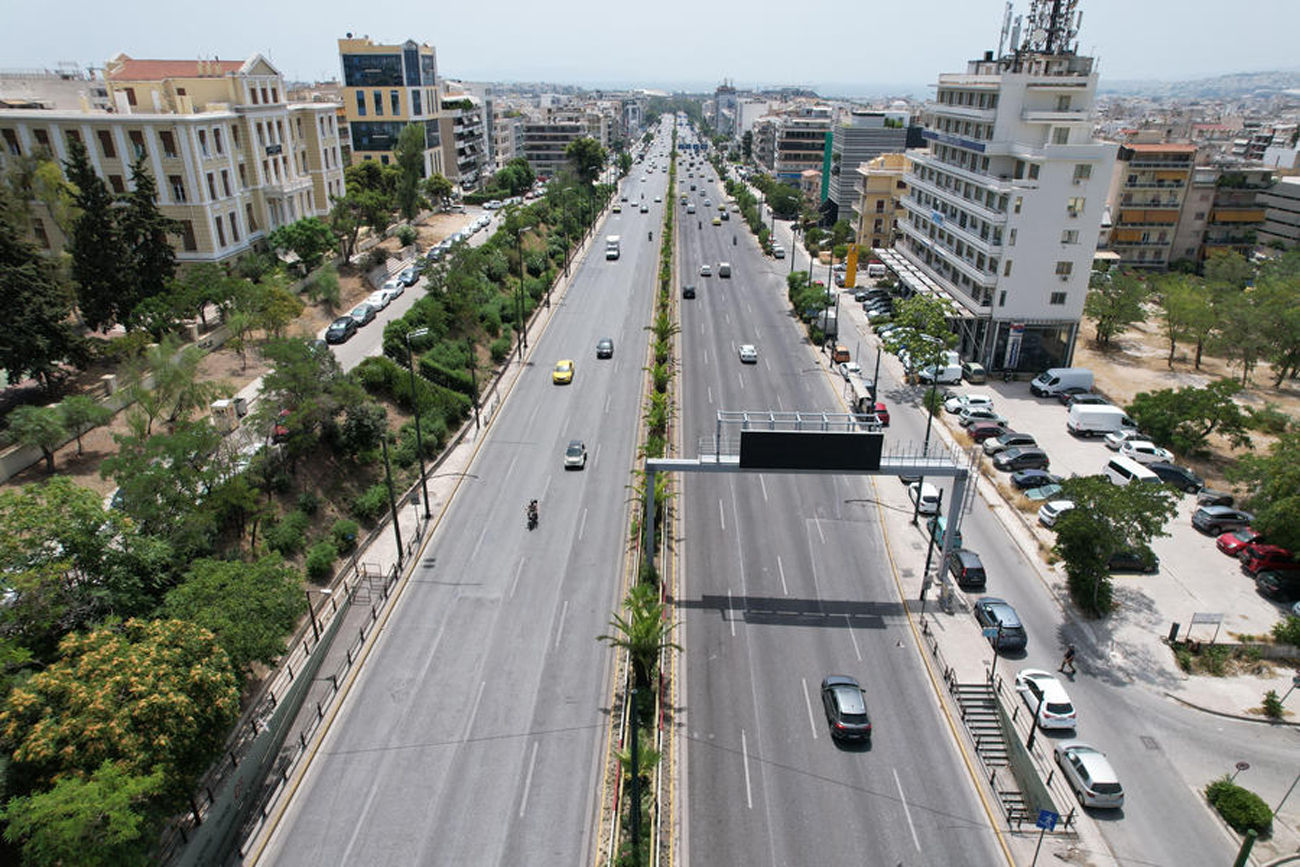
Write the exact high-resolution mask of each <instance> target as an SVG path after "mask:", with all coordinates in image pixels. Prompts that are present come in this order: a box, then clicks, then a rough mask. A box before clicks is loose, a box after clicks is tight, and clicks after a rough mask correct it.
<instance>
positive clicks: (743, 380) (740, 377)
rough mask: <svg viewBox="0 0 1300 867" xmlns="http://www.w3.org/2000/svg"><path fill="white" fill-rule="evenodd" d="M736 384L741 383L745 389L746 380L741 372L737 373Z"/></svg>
mask: <svg viewBox="0 0 1300 867" xmlns="http://www.w3.org/2000/svg"><path fill="white" fill-rule="evenodd" d="M736 382H738V383H740V387H741V388H742V389H743V388H744V387H745V379H744V377H742V376H741V375H740V371H739V370H737V371H736Z"/></svg>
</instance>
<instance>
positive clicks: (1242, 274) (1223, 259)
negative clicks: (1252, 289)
mask: <svg viewBox="0 0 1300 867" xmlns="http://www.w3.org/2000/svg"><path fill="white" fill-rule="evenodd" d="M1202 271H1203V273H1204V274H1205V282H1206V284H1207V285H1209V287H1210V288H1211V289H1213V290H1215V291H1216V292H1218V291H1223V290H1225V289H1228V290H1236V291H1238V292H1239V291H1241V290H1242V289H1245V288H1246V286H1247V285H1249V283H1250V281H1251V280H1252V279H1253V278H1254V276H1255V269H1254V268H1253V267H1252V266H1251V264H1250V262H1249V261H1247V260H1246V257H1245V256H1243V255H1241V254H1240V253H1238V252H1236V251H1235V250H1215V251H1214V252H1212V253H1210V254H1209V255H1208V256H1206V258H1205V265H1204V267H1203V269H1202Z"/></svg>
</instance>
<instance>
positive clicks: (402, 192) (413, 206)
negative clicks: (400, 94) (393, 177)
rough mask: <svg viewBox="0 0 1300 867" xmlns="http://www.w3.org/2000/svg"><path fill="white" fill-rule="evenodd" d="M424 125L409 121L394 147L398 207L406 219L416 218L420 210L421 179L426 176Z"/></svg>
mask: <svg viewBox="0 0 1300 867" xmlns="http://www.w3.org/2000/svg"><path fill="white" fill-rule="evenodd" d="M424 149H425V141H424V125H423V124H419V123H408V124H407V125H406V126H404V127H402V132H401V134H400V135H399V136H398V137H397V144H396V145H395V146H394V147H393V158H394V159H395V160H396V162H397V170H398V177H397V189H396V191H395V192H396V200H397V209H398V211H400V212H401V214H402V219H404V220H414V219H415V215H416V214H418V213H419V212H420V179H421V178H422V177H424Z"/></svg>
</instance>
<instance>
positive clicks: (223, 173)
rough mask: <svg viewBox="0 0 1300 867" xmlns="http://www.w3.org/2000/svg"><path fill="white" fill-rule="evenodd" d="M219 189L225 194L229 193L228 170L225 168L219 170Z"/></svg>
mask: <svg viewBox="0 0 1300 867" xmlns="http://www.w3.org/2000/svg"><path fill="white" fill-rule="evenodd" d="M221 189H222V190H223V191H224V192H225V194H226V195H227V196H229V195H230V172H228V171H226V170H225V169H222V170H221Z"/></svg>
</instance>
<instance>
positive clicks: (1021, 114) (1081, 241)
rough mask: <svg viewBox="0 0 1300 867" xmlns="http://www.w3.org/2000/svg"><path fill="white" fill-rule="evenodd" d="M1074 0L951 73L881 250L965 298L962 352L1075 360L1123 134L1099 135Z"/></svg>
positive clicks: (921, 278) (1046, 9)
mask: <svg viewBox="0 0 1300 867" xmlns="http://www.w3.org/2000/svg"><path fill="white" fill-rule="evenodd" d="M1074 5H1075V4H1074V2H1073V0H1060V2H1056V3H1052V2H1047V0H1036V2H1035V3H1034V4H1033V11H1031V13H1030V17H1031V20H1033V21H1034V22H1035V23H1034V26H1033V27H1032V28H1027V29H1030V30H1031V32H1032V34H1033V35H1032V36H1031V37H1030V39H1028V40H1026V42H1025V43H1024V44H1023V45H1022V46H1021V48H1020V49H1019V50H1016V51H1014V52H1012V53H1009V54H1007V55H1004V56H1003V57H1001V58H997V59H995V58H994V57H993V52H987V53H986V54H985V56H984V58H983V59H982V60H974V61H971V62H970V63H969V64H968V65H967V69H966V72H965V73H964V74H950V75H948V74H946V75H940V76H939V83H938V92H937V93H936V95H935V99H934V101H933V102H931V103H928V104H927V110H926V113H925V129H924V131H923V136H924V138H925V139H926V140H927V142H928V147H926V148H925V149H918V150H914V151H911V152H909V154H908V156H909V157H910V158H911V161H912V171H911V173H910V174H909V175H908V178H907V184H908V193H907V195H906V196H905V197H904V198H903V200H902V203H901V204H902V218H901V219H900V220H899V222H898V230H899V240H898V242H897V243H896V245H895V248H894V250H893V251H881V254H882V255H883V256H884V258H886V260H887V261H888V262H889V264H891V265H893V266H894V268H895V271H896V272H897V273H898V276H899V278H900V279H901V280H902V282H903V283H904V284H906V285H908V286H910V287H911V288H912V289H913V290H914V291H917V292H924V293H929V294H933V295H938V296H941V297H947V298H949V299H951V301H952V302H953V303H954V307H955V309H956V314H957V318H956V322H955V323H954V324H955V326H956V330H957V331H958V333H959V334H960V336H961V343H960V345H959V347H958V348H959V350H960V352H961V354H962V356H963V357H964V358H967V359H973V360H975V361H979V362H981V363H982V364H984V365H986V366H987V367H989V368H990V369H992V370H1021V371H1035V370H1041V369H1043V368H1046V367H1052V366H1064V365H1068V364H1069V363H1070V361H1071V359H1072V357H1073V354H1074V341H1075V338H1076V336H1077V335H1078V330H1079V320H1080V317H1081V316H1082V314H1083V302H1084V296H1085V295H1086V293H1087V291H1088V277H1089V273H1090V271H1091V265H1092V260H1093V254H1094V253H1095V251H1096V247H1097V234H1098V231H1099V226H1100V223H1101V217H1102V211H1103V209H1104V207H1105V204H1106V192H1107V188H1108V184H1109V182H1110V176H1111V170H1112V167H1113V166H1114V161H1115V151H1116V146H1115V145H1114V144H1111V143H1106V142H1101V141H1098V140H1096V139H1094V138H1093V135H1092V129H1093V123H1094V112H1093V100H1094V96H1095V94H1096V89H1097V73H1096V72H1095V71H1094V65H1093V59H1092V58H1090V57H1080V56H1078V55H1077V54H1076V53H1075V35H1076V33H1075V31H1074V30H1073V29H1072V26H1071V22H1072V21H1073V20H1075V19H1074V16H1073V9H1074ZM1053 10H1055V13H1057V14H1054V12H1053ZM1014 41H1015V39H1014V37H1013V42H1014Z"/></svg>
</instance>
